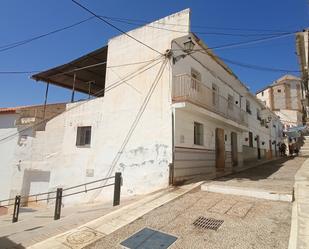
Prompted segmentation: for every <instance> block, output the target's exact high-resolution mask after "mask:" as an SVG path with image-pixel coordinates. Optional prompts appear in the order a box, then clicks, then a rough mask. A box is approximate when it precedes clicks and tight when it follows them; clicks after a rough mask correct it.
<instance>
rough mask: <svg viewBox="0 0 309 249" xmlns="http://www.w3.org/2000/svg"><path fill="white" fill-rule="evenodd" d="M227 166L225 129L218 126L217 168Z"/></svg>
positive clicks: (221, 168) (222, 168)
mask: <svg viewBox="0 0 309 249" xmlns="http://www.w3.org/2000/svg"><path fill="white" fill-rule="evenodd" d="M224 167H225V144H224V130H223V129H221V128H216V168H217V170H224Z"/></svg>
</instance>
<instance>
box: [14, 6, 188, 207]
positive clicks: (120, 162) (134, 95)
mask: <svg viewBox="0 0 309 249" xmlns="http://www.w3.org/2000/svg"><path fill="white" fill-rule="evenodd" d="M189 21H190V17H189V10H185V11H182V12H179V13H176V14H174V15H172V16H168V17H166V18H164V19H161V20H159V21H157V22H155V23H153V24H152V25H159V26H160V27H163V28H164V27H166V28H170V26H169V25H166V24H168V23H173V24H174V23H178V24H181V25H183V26H181V27H183V28H180V29H182V30H183V32H188V30H189ZM129 34H130V35H131V36H133V37H135V38H136V39H139V40H141V41H142V42H144V43H145V44H147V45H149V46H151V47H153V48H154V49H156V50H158V51H160V52H161V53H165V51H166V50H167V49H170V48H171V41H172V40H173V39H175V38H177V37H180V36H183V35H184V33H176V32H170V31H166V30H161V29H154V28H150V27H147V26H146V27H142V28H138V29H136V30H133V31H130V32H129ZM159 56H160V55H159V54H158V53H156V52H154V51H153V50H150V49H149V48H147V47H145V46H143V45H141V44H140V43H137V42H136V41H134V40H132V39H131V38H130V37H127V36H126V35H120V36H117V37H115V38H112V39H111V40H110V41H109V42H108V57H107V58H108V60H107V73H106V87H107V88H108V87H109V86H111V85H113V84H114V83H115V82H117V81H119V80H120V79H121V78H124V77H126V76H127V75H129V74H131V73H132V72H135V71H136V70H138V69H140V68H141V67H142V66H143V64H136V65H131V66H123V67H112V66H115V65H121V64H127V63H134V62H140V61H147V60H152V59H154V58H158V57H159ZM157 62H158V64H157V65H155V66H153V67H152V68H151V69H150V70H148V71H146V72H144V73H140V74H139V75H138V76H137V77H135V78H134V79H129V80H126V82H125V83H123V84H121V85H119V86H117V87H115V88H113V89H112V90H111V91H108V92H106V94H105V96H104V97H102V98H97V99H93V100H90V101H85V102H78V103H74V104H68V105H67V111H66V112H64V113H62V114H60V115H58V116H57V117H55V118H53V119H52V120H50V121H49V122H48V123H47V125H46V129H45V131H42V132H36V135H35V138H34V139H33V141H32V147H31V153H30V154H29V155H30V156H29V157H28V158H24V160H23V161H22V171H20V173H19V176H17V179H20V180H19V181H18V183H16V184H15V185H16V188H18V187H17V185H19V186H22V185H23V183H22V182H23V180H22V178H23V176H22V174H23V170H25V169H28V170H29V169H31V170H32V171H33V172H34V171H35V172H37V171H38V172H39V171H44V172H49V173H50V180H49V185H48V189H49V190H52V189H55V188H56V187H69V186H72V185H77V184H81V183H85V182H89V181H93V180H97V179H100V178H104V177H106V176H109V175H114V173H115V172H116V171H120V172H122V174H123V187H122V196H123V197H125V196H129V195H134V194H145V193H148V192H151V191H155V190H157V189H160V188H164V187H167V186H168V177H169V167H168V165H169V163H171V162H172V109H171V85H170V84H171V71H170V70H171V68H170V67H169V63H166V66H165V68H164V71H163V73H162V76H161V78H160V80H159V81H158V83H157V85H156V87H155V88H154V89H153V91H152V92H151V94H149V93H150V89H152V86H153V83H154V81H155V78H156V76H157V75H158V72H159V70H160V67H161V66H162V65H164V57H163V56H161V58H160V60H158V61H157ZM146 64H147V63H146ZM153 64H155V63H153ZM120 81H121V80H120ZM145 100H146V101H145ZM145 103H146V104H145ZM141 107H145V108H143V111H142V112H140V110H141ZM139 113H140V114H141V115H140V116H139V115H138V114H139ZM78 126H91V127H92V134H91V145H90V147H87V148H81V147H77V146H76V134H77V127H78ZM130 131H132V132H130ZM16 158H17V160H18V158H19V155H17V156H16ZM87 171H88V172H89V171H92V172H93V176H89V175H88V176H87ZM35 172H34V173H35ZM16 174H18V173H17V172H16ZM18 177H19V178H18ZM38 182H41V188H42V189H43V188H46V187H47V186H46V183H45V182H44V181H39V180H38ZM31 186H33V188H35V189H38V186H37V184H32V185H31ZM112 190H113V188H112V187H110V188H109V191H106V189H104V190H103V192H102V190H98V191H93V192H90V193H88V194H85V195H79V196H75V197H70V198H67V199H64V203H69V202H74V201H92V200H94V199H95V198H98V197H102V198H103V197H104V198H111V196H112ZM44 191H45V189H44ZM30 192H32V190H30Z"/></svg>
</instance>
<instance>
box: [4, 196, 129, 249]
mask: <svg viewBox="0 0 309 249" xmlns="http://www.w3.org/2000/svg"><path fill="white" fill-rule="evenodd" d="M132 201H133V200H126V201H123V202H122V205H120V206H117V207H113V206H112V203H110V202H107V203H96V204H79V205H75V206H70V207H63V208H62V211H61V219H60V220H56V221H55V220H53V218H54V207H49V208H44V209H39V210H38V209H36V208H21V211H20V214H19V221H18V222H17V223H12V215H11V214H10V215H5V216H0V249H2V248H5V249H7V248H14V249H15V248H24V247H26V246H29V245H32V244H35V243H37V242H40V241H42V240H45V239H48V238H50V237H52V236H55V235H57V234H61V233H63V232H66V231H68V230H70V229H72V228H76V227H78V226H80V225H82V224H85V223H86V222H89V221H91V220H94V219H96V218H99V217H101V216H103V215H105V214H107V213H109V212H111V211H114V210H116V209H118V208H120V207H121V206H124V205H126V204H128V203H131V202H132ZM9 241H10V242H11V243H9ZM11 244H12V246H6V247H5V246H4V245H11ZM15 245H20V246H19V247H17V246H15Z"/></svg>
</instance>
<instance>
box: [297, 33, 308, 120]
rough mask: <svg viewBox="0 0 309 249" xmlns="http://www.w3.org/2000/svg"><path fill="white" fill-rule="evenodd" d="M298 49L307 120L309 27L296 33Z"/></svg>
mask: <svg viewBox="0 0 309 249" xmlns="http://www.w3.org/2000/svg"><path fill="white" fill-rule="evenodd" d="M296 51H297V55H298V61H299V66H300V70H301V80H302V85H303V88H304V91H305V96H304V107H305V110H306V121H307V122H308V117H309V95H308V89H309V64H308V63H309V29H306V30H304V31H303V32H298V33H297V34H296Z"/></svg>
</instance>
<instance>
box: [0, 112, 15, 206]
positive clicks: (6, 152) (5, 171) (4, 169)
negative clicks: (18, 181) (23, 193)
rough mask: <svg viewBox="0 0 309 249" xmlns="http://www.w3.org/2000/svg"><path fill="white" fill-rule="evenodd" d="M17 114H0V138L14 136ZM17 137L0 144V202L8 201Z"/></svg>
mask: <svg viewBox="0 0 309 249" xmlns="http://www.w3.org/2000/svg"><path fill="white" fill-rule="evenodd" d="M17 117H18V115H17V114H0V137H1V138H3V137H7V136H9V135H12V134H15V133H16V132H17V129H16V128H15V125H14V124H15V120H16V119H17ZM17 140H18V138H17V137H12V138H9V139H6V140H4V141H1V142H0V155H1V162H0V172H1V178H0V200H3V199H8V198H9V197H10V191H11V180H12V172H13V165H12V161H13V160H14V152H15V149H16V144H17Z"/></svg>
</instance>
